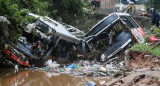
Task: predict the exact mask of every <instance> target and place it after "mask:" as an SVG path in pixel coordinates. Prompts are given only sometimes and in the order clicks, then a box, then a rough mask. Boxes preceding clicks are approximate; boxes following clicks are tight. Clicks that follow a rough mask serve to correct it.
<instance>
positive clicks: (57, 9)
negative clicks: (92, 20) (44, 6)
mask: <svg viewBox="0 0 160 86" xmlns="http://www.w3.org/2000/svg"><path fill="white" fill-rule="evenodd" d="M48 12H49V16H51V17H52V18H54V19H57V18H59V17H61V18H62V19H63V21H64V22H66V23H69V22H72V21H73V20H75V19H76V18H82V16H83V13H84V12H83V3H82V2H81V0H49V6H48Z"/></svg>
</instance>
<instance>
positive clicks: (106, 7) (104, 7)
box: [100, 0, 116, 13]
mask: <svg viewBox="0 0 160 86" xmlns="http://www.w3.org/2000/svg"><path fill="white" fill-rule="evenodd" d="M115 2H116V1H115V0H101V8H100V11H101V13H112V12H115V7H116V3H115Z"/></svg>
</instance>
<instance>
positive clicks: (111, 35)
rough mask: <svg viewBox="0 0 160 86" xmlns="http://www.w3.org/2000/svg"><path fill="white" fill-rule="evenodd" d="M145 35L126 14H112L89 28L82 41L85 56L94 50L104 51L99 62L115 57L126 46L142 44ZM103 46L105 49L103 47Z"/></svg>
mask: <svg viewBox="0 0 160 86" xmlns="http://www.w3.org/2000/svg"><path fill="white" fill-rule="evenodd" d="M144 37H145V33H144V31H143V30H142V28H141V27H140V26H139V25H138V23H137V22H136V21H135V20H134V19H133V17H132V16H130V15H129V14H127V13H113V14H111V15H109V16H107V17H105V18H104V19H102V20H101V21H100V22H98V23H97V24H96V25H95V26H93V27H92V28H91V30H90V31H89V32H88V33H87V34H86V35H85V37H84V39H83V40H82V51H83V53H84V54H85V55H87V54H88V53H89V52H91V51H93V50H95V49H94V48H96V50H101V51H104V53H103V54H102V55H101V60H102V61H106V60H107V59H110V58H111V57H113V56H115V55H116V54H117V53H118V52H120V51H121V50H122V49H124V48H125V47H126V46H127V45H130V44H133V43H135V42H136V41H137V42H138V43H143V42H144ZM104 46H105V47H104Z"/></svg>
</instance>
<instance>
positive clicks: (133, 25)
mask: <svg viewBox="0 0 160 86" xmlns="http://www.w3.org/2000/svg"><path fill="white" fill-rule="evenodd" d="M121 18H122V20H123V21H124V22H125V23H126V24H127V25H128V27H129V28H138V25H137V24H136V23H135V22H134V20H133V19H132V18H131V17H130V16H121Z"/></svg>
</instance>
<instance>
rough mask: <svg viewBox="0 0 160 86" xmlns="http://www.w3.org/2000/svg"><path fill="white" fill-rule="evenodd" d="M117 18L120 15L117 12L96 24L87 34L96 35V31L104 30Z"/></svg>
mask: <svg viewBox="0 0 160 86" xmlns="http://www.w3.org/2000/svg"><path fill="white" fill-rule="evenodd" d="M116 19H118V16H117V15H116V14H113V15H112V16H109V17H108V18H106V19H105V20H103V21H102V22H100V23H99V24H98V25H96V26H95V27H94V28H93V29H92V30H91V31H90V32H89V33H88V34H87V35H86V36H91V35H96V33H98V32H99V31H101V30H103V29H104V28H105V27H106V26H108V25H110V24H111V23H112V22H113V21H114V20H116Z"/></svg>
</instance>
